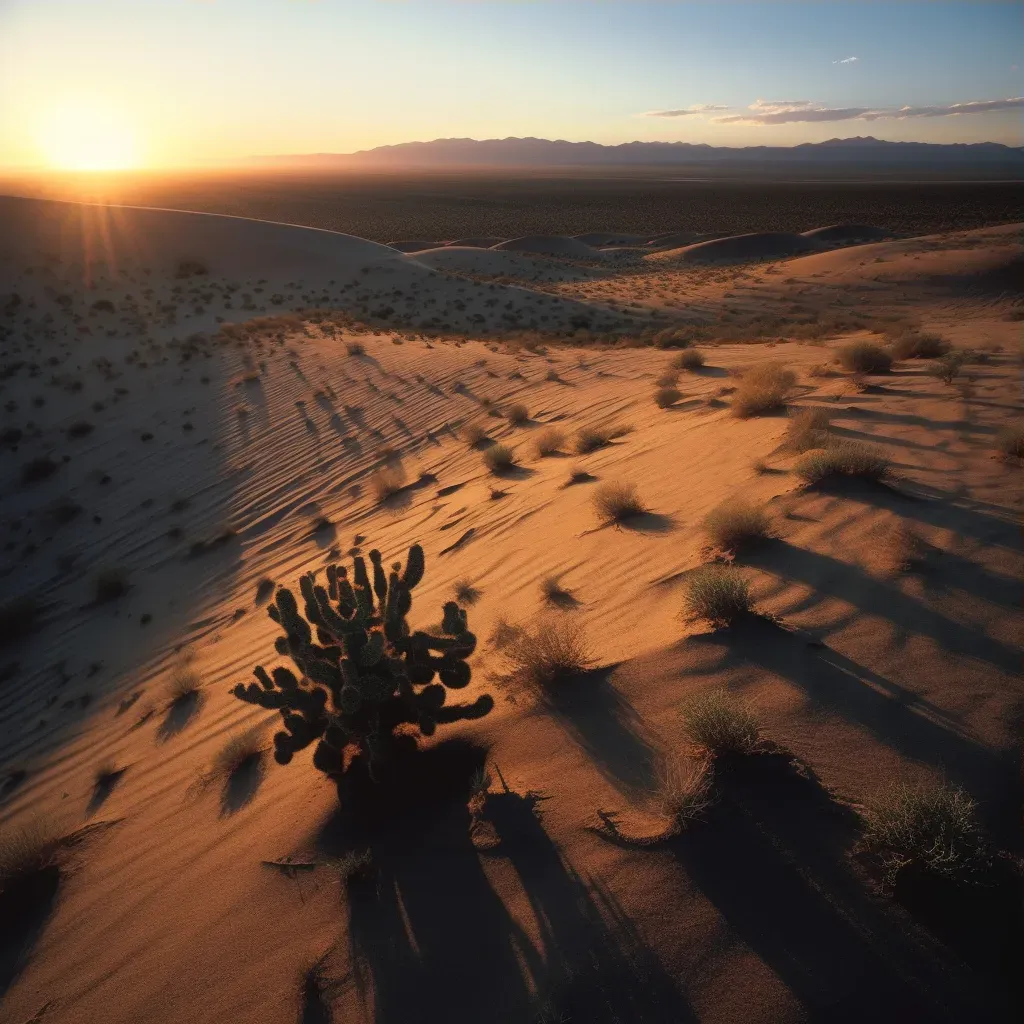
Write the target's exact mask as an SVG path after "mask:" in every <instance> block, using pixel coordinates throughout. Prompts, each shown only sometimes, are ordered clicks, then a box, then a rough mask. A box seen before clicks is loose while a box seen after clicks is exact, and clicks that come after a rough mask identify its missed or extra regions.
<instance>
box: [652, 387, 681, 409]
mask: <svg viewBox="0 0 1024 1024" xmlns="http://www.w3.org/2000/svg"><path fill="white" fill-rule="evenodd" d="M682 397H683V393H682V392H681V391H679V390H678V389H677V388H658V390H657V391H655V392H654V404H655V405H656V406H657V407H658V408H659V409H670V408H671V407H672V406H673V405H675V404H676V402H678V401H679V399H680V398H682Z"/></svg>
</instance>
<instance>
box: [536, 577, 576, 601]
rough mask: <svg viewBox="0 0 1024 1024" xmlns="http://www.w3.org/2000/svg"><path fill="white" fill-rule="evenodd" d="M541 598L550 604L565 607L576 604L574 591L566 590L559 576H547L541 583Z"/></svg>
mask: <svg viewBox="0 0 1024 1024" xmlns="http://www.w3.org/2000/svg"><path fill="white" fill-rule="evenodd" d="M540 593H541V597H543V598H544V600H545V601H547V602H548V603H549V604H554V605H558V606H559V607H565V606H567V605H574V604H575V603H576V601H575V599H574V598H573V596H572V591H570V590H566V589H565V587H563V586H562V582H561V580H560V579H559V577H558V576H545V577H544V579H542V580H541V582H540Z"/></svg>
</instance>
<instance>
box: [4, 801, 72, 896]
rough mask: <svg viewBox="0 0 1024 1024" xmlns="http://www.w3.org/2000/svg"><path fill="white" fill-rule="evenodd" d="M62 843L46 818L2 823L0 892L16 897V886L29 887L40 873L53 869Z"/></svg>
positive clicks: (61, 838) (56, 829) (61, 839)
mask: <svg viewBox="0 0 1024 1024" xmlns="http://www.w3.org/2000/svg"><path fill="white" fill-rule="evenodd" d="M63 843H64V836H63V835H62V834H61V832H60V831H59V829H58V828H57V826H56V825H55V824H54V823H53V822H52V821H50V820H49V819H47V818H42V817H40V818H36V819H35V820H33V821H30V822H27V823H26V824H24V825H21V826H18V827H14V826H12V825H7V826H5V827H4V829H3V831H2V832H0V894H3V895H7V894H8V893H11V894H12V895H14V896H15V897H17V896H18V895H20V894H19V893H18V890H19V889H22V888H29V887H32V886H33V884H34V883H35V882H36V880H37V879H39V878H40V876H42V875H44V874H45V873H48V872H52V871H55V870H56V869H57V856H58V854H59V852H60V849H61V846H62V845H63ZM5 902H6V901H5Z"/></svg>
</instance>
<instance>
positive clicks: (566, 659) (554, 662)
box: [501, 615, 594, 690]
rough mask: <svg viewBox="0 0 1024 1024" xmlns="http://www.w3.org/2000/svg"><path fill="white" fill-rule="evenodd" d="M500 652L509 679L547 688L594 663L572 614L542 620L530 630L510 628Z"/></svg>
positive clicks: (580, 628)
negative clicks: (510, 675) (507, 667)
mask: <svg viewBox="0 0 1024 1024" xmlns="http://www.w3.org/2000/svg"><path fill="white" fill-rule="evenodd" d="M503 639H504V642H503V643H502V644H501V652H502V654H503V655H504V656H505V658H506V659H507V661H508V663H509V667H510V669H511V674H512V676H513V677H514V678H515V679H517V680H518V681H520V682H523V683H526V684H528V685H530V686H533V687H535V688H537V689H542V690H543V689H547V688H549V687H551V686H554V685H557V684H558V683H562V682H564V681H565V680H567V679H569V678H571V677H573V676H578V675H580V673H582V672H585V671H586V670H587V669H589V668H590V667H591V666H593V664H594V659H593V657H592V656H591V654H590V648H589V646H588V644H587V639H586V634H585V633H584V632H583V627H582V626H581V625H580V623H579V622H577V621H576V619H575V618H574V617H573V616H571V615H560V616H558V617H557V618H547V617H545V618H542V619H541V620H540V621H538V622H537V624H536V625H535V626H533V627H531V628H527V627H525V626H509V627H507V633H506V635H505V636H504V637H503Z"/></svg>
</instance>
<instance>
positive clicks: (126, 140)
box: [40, 106, 139, 171]
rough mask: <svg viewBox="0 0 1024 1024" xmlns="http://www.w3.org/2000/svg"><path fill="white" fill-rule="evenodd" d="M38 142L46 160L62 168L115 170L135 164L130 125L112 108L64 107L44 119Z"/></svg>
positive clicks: (133, 141)
mask: <svg viewBox="0 0 1024 1024" xmlns="http://www.w3.org/2000/svg"><path fill="white" fill-rule="evenodd" d="M40 143H41V148H42V150H43V153H44V155H45V157H46V162H47V163H48V164H49V165H50V166H51V167H53V168H54V169H55V170H62V171H114V170H125V169H128V168H133V167H137V166H138V164H139V154H138V147H137V143H136V139H135V137H134V134H133V132H132V130H131V128H130V127H129V126H128V125H127V124H126V123H125V122H124V121H123V120H122V119H120V118H119V117H118V116H117V115H116V114H114V113H113V112H112V111H109V110H104V109H102V108H98V107H81V106H75V107H63V108H60V109H58V110H55V111H53V112H52V113H51V114H50V115H49V116H48V117H47V118H46V119H45V120H44V122H43V124H42V128H41V131H40Z"/></svg>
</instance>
